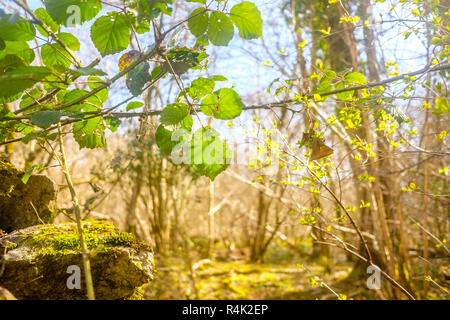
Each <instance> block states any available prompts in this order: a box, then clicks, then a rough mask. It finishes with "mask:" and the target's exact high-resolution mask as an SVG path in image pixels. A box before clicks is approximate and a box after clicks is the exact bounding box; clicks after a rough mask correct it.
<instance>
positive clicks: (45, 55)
mask: <svg viewBox="0 0 450 320" xmlns="http://www.w3.org/2000/svg"><path fill="white" fill-rule="evenodd" d="M41 56H42V61H43V62H44V64H45V65H46V66H47V67H50V68H54V67H55V66H64V67H65V68H69V67H70V65H71V64H72V63H71V62H70V60H69V59H70V55H69V53H68V52H67V51H66V50H64V48H63V47H61V45H59V44H58V43H52V44H51V45H49V44H44V45H43V46H42V48H41Z"/></svg>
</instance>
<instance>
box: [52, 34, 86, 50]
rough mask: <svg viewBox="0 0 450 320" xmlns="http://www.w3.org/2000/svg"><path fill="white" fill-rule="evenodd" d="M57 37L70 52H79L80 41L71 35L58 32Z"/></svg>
mask: <svg viewBox="0 0 450 320" xmlns="http://www.w3.org/2000/svg"><path fill="white" fill-rule="evenodd" d="M57 36H58V38H59V39H60V40H61V41H62V42H63V43H64V44H65V45H66V46H67V48H69V49H70V50H73V51H79V50H80V41H79V40H78V39H77V37H75V36H74V35H73V34H71V33H67V32H59V33H58V34H57Z"/></svg>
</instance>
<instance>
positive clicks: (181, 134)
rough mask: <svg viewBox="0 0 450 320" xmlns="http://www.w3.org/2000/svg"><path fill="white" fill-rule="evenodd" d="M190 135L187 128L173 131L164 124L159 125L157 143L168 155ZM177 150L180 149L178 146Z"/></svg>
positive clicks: (156, 134)
mask: <svg viewBox="0 0 450 320" xmlns="http://www.w3.org/2000/svg"><path fill="white" fill-rule="evenodd" d="M191 119H192V118H191ZM188 137H189V131H188V130H186V129H185V128H181V129H178V130H175V131H172V130H168V129H166V128H165V127H164V126H163V125H162V124H161V125H159V126H158V128H157V129H156V133H155V139H156V145H157V146H158V148H159V149H160V151H161V153H162V154H164V155H167V156H168V155H171V153H172V152H173V151H174V148H175V147H177V146H180V144H182V143H183V142H185V141H187V139H188ZM175 150H176V151H179V150H178V148H177V149H175Z"/></svg>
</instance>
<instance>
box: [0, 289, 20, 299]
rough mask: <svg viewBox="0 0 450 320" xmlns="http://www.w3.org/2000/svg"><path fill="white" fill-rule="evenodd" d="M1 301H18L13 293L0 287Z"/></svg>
mask: <svg viewBox="0 0 450 320" xmlns="http://www.w3.org/2000/svg"><path fill="white" fill-rule="evenodd" d="M0 300H17V299H16V297H14V296H13V294H12V293H11V292H9V291H8V290H6V289H5V288H2V287H0Z"/></svg>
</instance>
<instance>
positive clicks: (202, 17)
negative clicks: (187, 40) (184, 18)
mask: <svg viewBox="0 0 450 320" xmlns="http://www.w3.org/2000/svg"><path fill="white" fill-rule="evenodd" d="M202 11H205V8H197V9H195V10H194V11H192V13H191V14H190V15H189V17H192V16H194V15H196V16H195V17H193V18H191V19H190V20H189V21H188V27H189V30H190V31H191V33H192V34H193V35H194V36H196V37H197V38H198V37H200V36H202V35H203V34H204V33H205V32H206V29H208V20H209V14H208V12H206V11H205V12H204V13H200V12H202Z"/></svg>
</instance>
